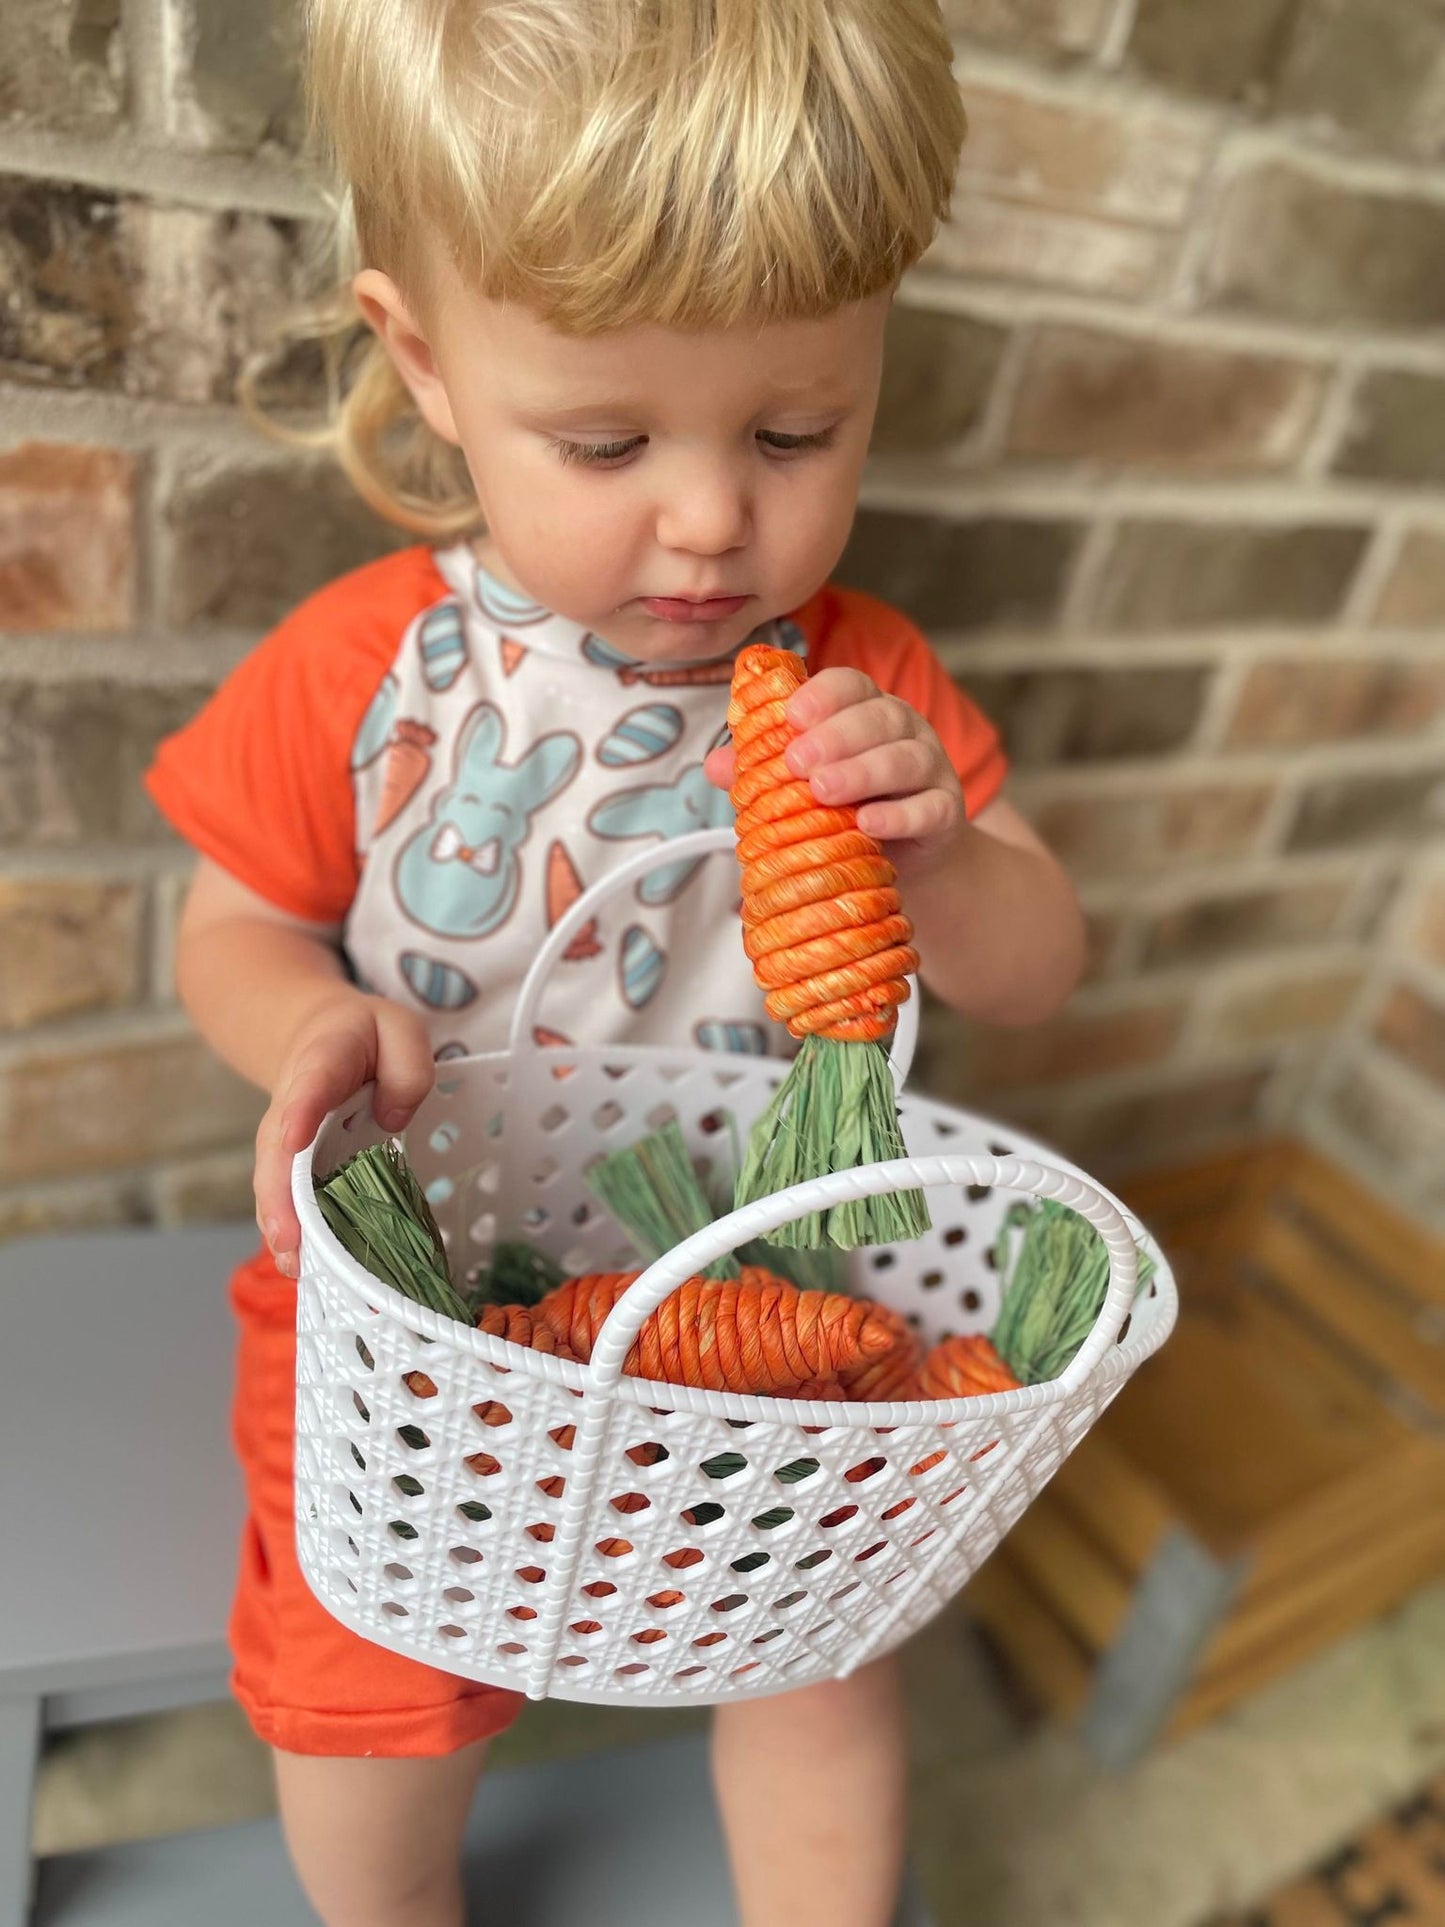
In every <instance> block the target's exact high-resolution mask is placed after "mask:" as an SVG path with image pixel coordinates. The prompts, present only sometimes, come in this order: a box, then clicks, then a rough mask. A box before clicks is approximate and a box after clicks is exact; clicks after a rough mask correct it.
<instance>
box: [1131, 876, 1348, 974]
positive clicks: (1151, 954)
mask: <svg viewBox="0 0 1445 1927" xmlns="http://www.w3.org/2000/svg"><path fill="white" fill-rule="evenodd" d="M1349 900H1350V886H1349V884H1348V883H1347V882H1345V881H1343V880H1331V881H1328V882H1310V883H1292V884H1285V885H1283V886H1281V887H1279V888H1276V889H1272V890H1269V889H1254V890H1236V891H1231V892H1228V893H1227V894H1218V895H1215V896H1210V897H1205V898H1201V899H1200V900H1199V901H1198V902H1195V903H1189V904H1185V905H1184V906H1182V907H1181V908H1180V909H1177V910H1170V911H1166V912H1165V913H1164V914H1163V915H1162V916H1160V917H1158V918H1157V919H1156V920H1155V922H1154V924H1153V926H1152V928H1151V929H1150V931H1149V934H1148V937H1147V939H1146V941H1145V946H1144V960H1145V962H1146V963H1148V964H1151V965H1166V964H1198V963H1212V962H1214V961H1216V960H1217V959H1219V958H1222V957H1235V956H1244V955H1247V954H1249V953H1250V952H1252V951H1258V950H1277V949H1282V948H1284V947H1285V946H1287V945H1289V944H1298V943H1312V942H1317V941H1318V940H1319V939H1320V938H1322V937H1328V936H1331V935H1333V934H1334V933H1335V932H1336V931H1337V929H1338V928H1339V926H1340V923H1341V920H1342V918H1343V917H1344V914H1345V910H1346V907H1347V905H1348V903H1349Z"/></svg>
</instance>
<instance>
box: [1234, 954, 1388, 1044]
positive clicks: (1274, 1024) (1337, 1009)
mask: <svg viewBox="0 0 1445 1927" xmlns="http://www.w3.org/2000/svg"><path fill="white" fill-rule="evenodd" d="M1364 981H1365V973H1364V971H1363V970H1362V969H1358V968H1352V967H1345V968H1343V969H1341V968H1338V967H1330V968H1317V969H1314V970H1307V971H1301V972H1299V973H1298V974H1296V975H1293V976H1289V977H1281V978H1279V979H1277V980H1276V981H1275V982H1273V983H1270V984H1265V985H1251V986H1250V987H1249V988H1247V989H1241V990H1236V991H1232V992H1231V993H1230V994H1229V995H1228V996H1226V997H1225V998H1224V999H1223V1001H1222V1002H1221V1004H1220V1006H1219V1009H1218V1011H1217V1012H1216V1014H1215V1024H1214V1035H1215V1037H1216V1038H1217V1039H1218V1040H1219V1041H1220V1042H1221V1043H1225V1044H1232V1045H1249V1044H1267V1043H1271V1042H1272V1041H1274V1040H1275V1039H1276V1038H1283V1037H1291V1036H1294V1035H1296V1034H1298V1033H1299V1032H1301V1031H1328V1030H1334V1029H1335V1028H1336V1027H1337V1026H1338V1025H1340V1024H1342V1023H1343V1022H1344V1021H1345V1019H1346V1017H1347V1016H1348V1014H1349V1010H1350V1006H1351V1005H1352V1004H1353V1003H1354V1000H1355V998H1356V997H1357V996H1358V995H1359V992H1360V988H1361V986H1362V985H1363V983H1364Z"/></svg>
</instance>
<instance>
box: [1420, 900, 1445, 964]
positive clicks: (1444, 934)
mask: <svg viewBox="0 0 1445 1927" xmlns="http://www.w3.org/2000/svg"><path fill="white" fill-rule="evenodd" d="M1415 948H1416V949H1417V950H1418V951H1419V953H1420V955H1421V956H1422V957H1424V958H1425V959H1426V960H1427V962H1429V963H1433V964H1438V965H1439V966H1440V968H1441V969H1442V970H1445V882H1438V883H1433V884H1432V885H1431V886H1430V888H1429V890H1428V891H1427V892H1426V895H1425V901H1424V903H1423V904H1422V905H1421V908H1420V915H1419V919H1418V921H1417V922H1416V925H1415Z"/></svg>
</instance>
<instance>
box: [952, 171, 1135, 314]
mask: <svg viewBox="0 0 1445 1927" xmlns="http://www.w3.org/2000/svg"><path fill="white" fill-rule="evenodd" d="M1171 249H1172V237H1171V236H1170V235H1169V234H1168V233H1167V232H1165V231H1164V230H1161V229H1156V228H1144V227H1135V226H1130V225H1129V224H1128V223H1126V222H1123V221H1102V220H1099V219H1097V218H1096V217H1094V216H1091V215H1086V214H1076V213H1073V212H1070V211H1068V210H1062V209H1057V208H1044V207H1030V206H1028V205H1027V204H1026V203H1024V202H1012V201H1001V200H991V199H990V198H989V197H988V196H987V195H983V194H978V193H959V194H958V195H956V196H955V198H954V203H953V211H952V212H951V214H950V215H949V217H948V219H947V220H946V221H945V222H944V224H943V226H942V227H941V228H940V229H939V231H938V236H937V239H936V240H935V241H934V243H933V246H932V247H931V248H930V249H929V251H928V253H927V254H926V255H925V256H924V258H923V267H924V268H925V269H930V270H938V271H940V272H946V273H949V274H953V275H967V276H970V277H972V278H973V279H975V280H979V279H988V280H993V279H997V280H1003V281H1031V282H1038V283H1040V284H1042V285H1043V286H1045V287H1058V288H1077V289H1080V290H1082V291H1083V292H1084V293H1086V294H1107V295H1114V296H1117V297H1119V298H1120V299H1122V300H1126V301H1135V300H1140V299H1142V298H1143V297H1144V296H1145V295H1147V294H1149V293H1151V292H1152V291H1153V290H1154V289H1155V288H1156V287H1157V286H1158V285H1159V283H1160V281H1161V280H1162V278H1163V276H1164V273H1165V270H1166V267H1167V265H1168V262H1169V260H1170V258H1171Z"/></svg>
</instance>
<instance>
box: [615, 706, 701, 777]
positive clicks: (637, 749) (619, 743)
mask: <svg viewBox="0 0 1445 1927" xmlns="http://www.w3.org/2000/svg"><path fill="white" fill-rule="evenodd" d="M682 731H683V720H682V711H681V710H680V709H674V707H673V706H672V704H671V703H640V704H639V705H638V707H637V708H636V709H629V710H628V712H627V714H626V715H625V716H623V717H622V718H621V719H620V721H618V722H617V723H615V724H614V725H613V727H612V728H611V729H610V730H609V731H608V732H607V734H606V735H605V736H604V737H603V739H602V741H601V742H600V743H599V744H598V746H597V760H598V762H599V763H602V764H605V765H606V767H607V768H608V769H625V768H626V767H627V766H628V765H630V764H634V763H650V762H651V761H652V759H653V758H654V757H655V756H665V755H666V754H667V752H668V750H670V749H671V748H672V746H673V744H674V743H675V742H676V741H677V739H678V738H679V737H680V736H681V735H682Z"/></svg>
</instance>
